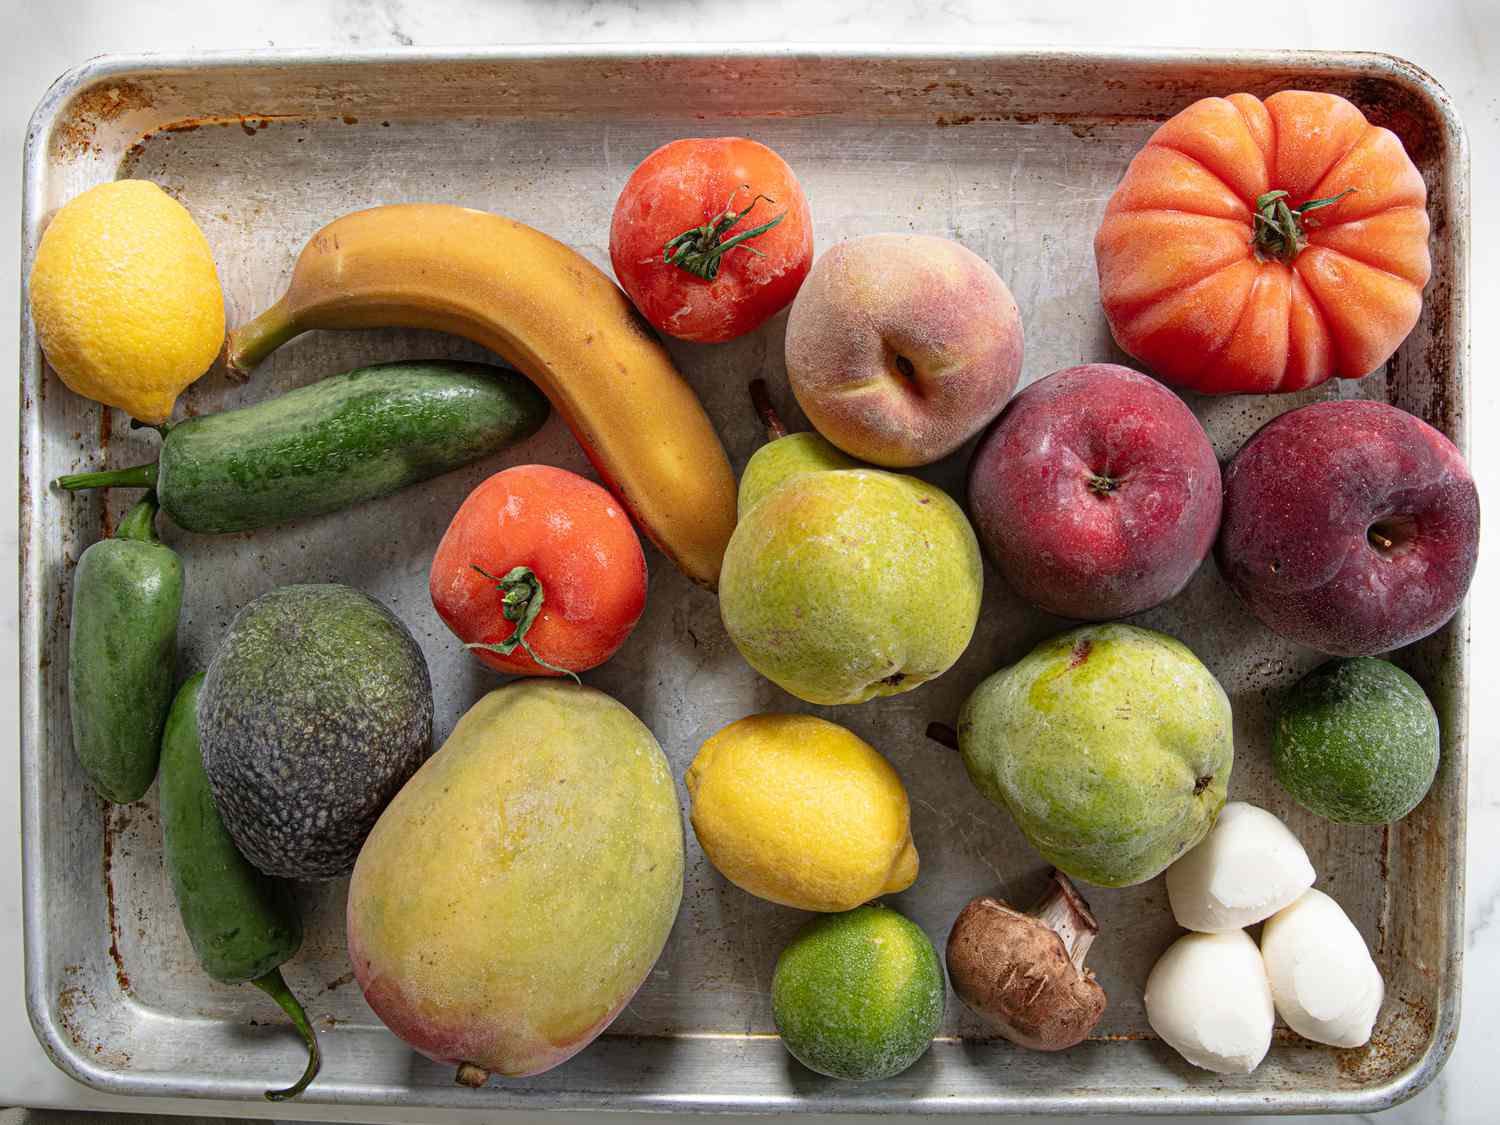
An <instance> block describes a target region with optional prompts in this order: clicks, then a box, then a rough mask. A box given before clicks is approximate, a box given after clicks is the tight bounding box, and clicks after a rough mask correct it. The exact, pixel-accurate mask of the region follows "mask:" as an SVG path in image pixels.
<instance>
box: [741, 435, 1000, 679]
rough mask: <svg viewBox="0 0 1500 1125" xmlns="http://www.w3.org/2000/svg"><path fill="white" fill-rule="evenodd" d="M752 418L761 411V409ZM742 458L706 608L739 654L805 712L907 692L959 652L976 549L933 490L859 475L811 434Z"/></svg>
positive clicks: (967, 624)
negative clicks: (714, 607) (736, 497)
mask: <svg viewBox="0 0 1500 1125" xmlns="http://www.w3.org/2000/svg"><path fill="white" fill-rule="evenodd" d="M763 413H765V412H764V411H763ZM768 429H769V430H770V432H771V433H772V435H773V437H774V438H775V439H774V440H773V441H771V442H770V443H769V444H768V445H766V446H765V447H764V448H762V449H761V450H759V451H758V452H757V453H756V454H755V456H754V457H752V458H751V461H750V464H749V465H748V466H747V467H746V470H745V474H744V478H743V480H742V482H741V485H740V509H739V510H740V522H739V525H738V526H737V527H736V528H735V532H734V535H733V537H732V538H731V539H730V541H729V548H728V550H727V551H726V552H725V554H724V569H723V571H722V573H721V574H720V577H719V609H720V613H721V615H722V616H723V619H724V628H725V629H726V630H727V631H728V633H729V636H730V638H731V639H732V640H733V641H734V643H735V646H736V647H737V648H738V649H739V651H740V654H741V655H742V656H743V657H744V658H745V660H746V661H747V662H748V663H749V664H750V666H751V667H752V668H754V669H755V670H756V671H757V672H759V673H760V674H761V675H763V676H765V677H766V678H767V679H768V680H771V681H772V682H773V683H775V684H777V685H778V686H780V687H781V688H783V689H785V690H786V691H788V692H790V693H791V694H792V695H795V696H796V697H797V698H799V699H802V700H806V701H807V702H809V703H820V704H834V703H860V702H863V701H864V700H867V699H871V698H873V697H875V696H880V695H895V694H897V693H899V692H904V691H910V690H911V689H912V688H914V687H916V686H918V685H919V684H922V683H925V682H927V681H928V680H930V679H933V678H934V677H936V676H939V675H941V674H942V673H943V672H945V671H947V670H948V669H949V668H950V667H951V666H952V665H953V663H954V661H956V660H957V659H958V658H959V656H961V655H962V654H963V651H964V649H965V648H967V647H968V644H969V639H970V638H971V637H972V636H973V634H974V626H975V624H976V623H977V621H978V619H979V602H980V595H981V594H982V593H983V589H984V577H983V569H982V564H981V562H980V557H979V544H978V542H977V540H976V539H975V538H974V531H973V529H972V528H971V527H970V526H969V521H968V519H967V518H966V517H965V516H964V513H963V511H962V509H960V508H959V506H958V505H957V504H955V503H954V502H953V501H952V500H951V499H950V498H949V497H948V495H947V493H945V492H943V491H942V489H940V488H937V487H935V486H934V485H930V484H928V483H927V482H926V481H922V480H918V479H917V478H915V477H909V476H904V475H902V474H899V473H888V472H884V471H881V470H878V469H870V468H864V467H861V466H859V465H858V463H857V462H854V461H850V460H849V459H848V458H847V457H845V456H844V455H843V454H841V453H839V452H838V451H837V450H836V449H834V448H833V446H832V445H830V444H829V443H828V442H826V441H825V440H824V439H822V438H821V437H819V436H817V435H816V434H792V435H789V436H784V437H775V435H776V434H777V433H778V431H779V432H782V433H784V431H780V426H779V422H775V421H774V419H772V421H771V424H768Z"/></svg>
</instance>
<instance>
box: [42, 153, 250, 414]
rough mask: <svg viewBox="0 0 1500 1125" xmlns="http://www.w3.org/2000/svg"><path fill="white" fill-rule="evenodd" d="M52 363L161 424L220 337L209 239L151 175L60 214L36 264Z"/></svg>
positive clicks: (72, 382) (87, 388)
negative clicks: (150, 178) (154, 181)
mask: <svg viewBox="0 0 1500 1125" xmlns="http://www.w3.org/2000/svg"><path fill="white" fill-rule="evenodd" d="M30 288H31V316H32V319H33V320H34V321H35V322H36V331H37V339H38V340H39V342H40V343H41V345H42V351H43V352H44V353H46V356H47V362H48V363H50V364H51V365H52V369H53V370H54V371H56V372H57V374H58V375H59V376H60V377H61V378H62V381H63V382H64V383H66V384H67V385H68V386H69V387H71V388H72V389H73V390H74V391H76V392H77V393H78V394H81V395H83V396H84V397H85V398H91V399H94V400H95V401H96V402H102V403H105V404H106V405H108V406H118V407H120V409H122V410H124V411H126V412H128V413H129V414H130V415H131V416H132V417H135V418H138V419H140V420H141V421H142V422H150V423H157V422H165V421H166V420H167V418H169V417H170V416H171V413H172V406H173V404H174V403H175V402H176V401H177V396H178V395H179V394H180V393H181V392H182V390H183V389H184V388H185V387H187V386H188V384H190V383H191V382H193V380H195V379H197V378H198V376H200V375H202V374H203V373H204V372H205V371H207V370H208V368H209V367H210V366H211V365H212V364H213V362H214V358H215V357H216V356H217V355H218V354H219V348H220V347H221V346H222V345H223V343H224V297H223V293H222V292H221V290H220V288H219V275H218V274H217V272H215V270H214V259H213V254H212V253H211V252H210V251H209V248H208V240H207V239H205V238H204V237H203V232H202V231H200V230H199V229H198V226H197V224H196V223H194V222H193V217H192V216H191V215H189V214H188V212H187V208H185V207H183V205H182V204H180V203H178V202H177V201H176V200H175V199H173V198H172V197H171V196H170V195H168V194H167V193H166V192H164V191H162V190H161V188H159V187H157V186H156V185H155V184H153V183H151V182H150V181H149V180H116V181H114V182H112V183H107V184H100V185H99V186H98V187H94V188H90V189H89V190H88V191H86V192H84V193H83V194H82V195H80V196H78V197H77V198H75V199H72V200H70V201H69V202H68V203H67V204H66V205H64V206H63V208H62V209H61V210H59V211H58V213H57V214H56V215H55V216H54V217H53V219H52V222H51V223H50V224H49V225H48V227H47V230H46V232H45V233H44V234H43V235H42V241H41V243H40V245H38V246H37V250H36V260H35V261H34V262H33V263H32V267H31V286H30Z"/></svg>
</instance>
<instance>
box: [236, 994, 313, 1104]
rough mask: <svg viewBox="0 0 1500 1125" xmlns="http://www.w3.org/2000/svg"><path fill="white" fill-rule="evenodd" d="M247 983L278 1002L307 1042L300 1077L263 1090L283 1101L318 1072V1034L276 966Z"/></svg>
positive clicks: (268, 1097) (268, 1095) (274, 1098)
mask: <svg viewBox="0 0 1500 1125" xmlns="http://www.w3.org/2000/svg"><path fill="white" fill-rule="evenodd" d="M250 983H251V984H253V985H255V987H256V988H258V989H260V990H261V991H262V992H264V993H265V994H266V995H267V996H269V997H270V998H271V999H272V1000H274V1001H276V1003H277V1004H279V1005H280V1006H281V1010H282V1011H283V1012H285V1013H286V1014H287V1015H288V1016H290V1017H291V1019H292V1023H293V1025H295V1027H296V1028H297V1030H298V1031H300V1032H301V1033H302V1039H303V1041H304V1042H305V1043H306V1044H307V1069H306V1070H304V1071H303V1072H302V1077H301V1078H299V1079H297V1081H296V1082H294V1083H292V1084H291V1085H290V1086H288V1087H287V1088H286V1089H284V1090H267V1091H266V1100H267V1101H272V1102H284V1101H286V1100H287V1099H289V1098H295V1097H296V1096H297V1095H298V1094H300V1093H302V1091H303V1090H305V1089H307V1087H308V1084H309V1083H310V1082H311V1081H312V1080H313V1079H314V1078H316V1077H317V1076H318V1070H319V1068H321V1067H322V1065H323V1052H322V1050H321V1049H320V1048H319V1047H318V1036H317V1033H316V1032H314V1031H313V1029H312V1024H311V1023H309V1022H308V1019H307V1013H306V1012H305V1011H303V1010H302V1005H301V1003H299V1002H298V1000H297V998H296V997H295V996H293V995H292V990H291V989H290V988H288V987H287V986H286V980H285V979H284V978H283V977H282V975H281V969H280V968H279V967H278V968H275V969H272V970H271V971H270V972H269V973H266V974H265V975H264V976H259V977H256V978H255V979H254V980H253V981H251V982H250Z"/></svg>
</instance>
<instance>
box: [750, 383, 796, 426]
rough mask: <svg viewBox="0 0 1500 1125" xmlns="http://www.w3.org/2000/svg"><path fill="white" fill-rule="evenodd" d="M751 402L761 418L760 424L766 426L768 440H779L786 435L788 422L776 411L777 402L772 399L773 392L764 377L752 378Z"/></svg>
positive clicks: (756, 413) (757, 415)
mask: <svg viewBox="0 0 1500 1125" xmlns="http://www.w3.org/2000/svg"><path fill="white" fill-rule="evenodd" d="M750 403H751V405H752V406H754V407H755V415H756V417H758V418H759V419H760V424H761V425H763V426H764V427H765V428H766V440H767V441H779V440H780V439H781V438H784V437H786V435H787V429H786V423H785V422H783V421H782V420H781V415H780V414H778V413H777V412H776V404H775V403H773V402H772V401H771V392H770V390H769V389H768V388H767V387H766V381H765V380H764V379H751V380H750Z"/></svg>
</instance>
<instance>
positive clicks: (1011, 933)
mask: <svg viewBox="0 0 1500 1125" xmlns="http://www.w3.org/2000/svg"><path fill="white" fill-rule="evenodd" d="M1098 933H1099V923H1098V922H1096V921H1095V920H1094V915H1093V913H1092V912H1091V911H1090V910H1089V904H1088V903H1087V902H1085V901H1084V900H1083V896H1082V895H1080V894H1079V893H1078V891H1077V890H1076V889H1075V888H1074V886H1073V884H1072V883H1071V882H1069V880H1068V877H1067V876H1066V875H1064V874H1063V873H1062V872H1061V871H1055V870H1054V871H1053V872H1052V884H1051V886H1050V887H1049V888H1048V891H1047V893H1046V895H1044V896H1043V897H1042V900H1041V901H1040V902H1038V903H1037V904H1036V905H1035V906H1034V907H1032V908H1031V910H1030V911H1028V912H1026V913H1022V912H1021V911H1019V910H1016V909H1015V908H1013V907H1011V906H1009V905H1007V904H1006V903H1004V902H1001V901H1000V900H999V899H997V898H995V897H993V896H992V895H980V896H979V897H978V898H975V899H971V900H970V901H969V904H968V905H967V906H965V907H964V908H963V911H962V912H961V913H960V914H959V916H958V919H957V921H955V922H954V923H953V929H952V931H951V932H950V933H949V934H948V978H949V979H950V980H951V981H952V982H953V990H954V991H955V992H957V993H958V995H959V998H960V999H961V1000H963V1002H964V1003H965V1004H967V1005H968V1006H969V1007H970V1008H973V1009H974V1011H976V1012H978V1013H979V1014H980V1015H982V1016H985V1017H986V1018H988V1019H989V1020H991V1021H993V1022H994V1023H995V1024H996V1025H997V1026H998V1028H999V1031H1000V1033H1001V1034H1002V1035H1004V1036H1005V1037H1006V1038H1007V1039H1009V1040H1010V1041H1011V1042H1012V1043H1016V1044H1018V1045H1020V1046H1022V1047H1030V1048H1032V1049H1033V1050H1037V1051H1061V1050H1062V1049H1063V1048H1065V1047H1071V1046H1073V1044H1075V1043H1077V1042H1079V1041H1080V1040H1082V1039H1083V1038H1084V1036H1086V1035H1088V1033H1089V1032H1090V1031H1092V1030H1093V1027H1094V1025H1095V1024H1096V1023H1098V1022H1099V1017H1100V1016H1102V1015H1103V1014H1104V1005H1105V996H1104V989H1103V988H1101V987H1100V985H1099V982H1098V981H1097V980H1095V979H1094V973H1093V971H1092V970H1091V969H1085V968H1084V967H1083V959H1084V957H1085V956H1087V954H1088V951H1089V946H1090V945H1091V944H1092V943H1093V941H1094V938H1095V936H1096V935H1097V934H1098Z"/></svg>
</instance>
